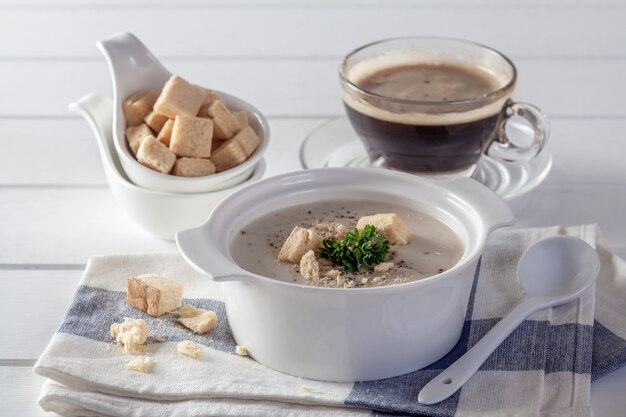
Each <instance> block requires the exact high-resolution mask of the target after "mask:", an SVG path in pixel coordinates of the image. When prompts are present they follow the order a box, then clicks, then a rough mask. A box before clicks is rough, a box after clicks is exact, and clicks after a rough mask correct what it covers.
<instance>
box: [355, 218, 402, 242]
mask: <svg viewBox="0 0 626 417" xmlns="http://www.w3.org/2000/svg"><path fill="white" fill-rule="evenodd" d="M368 224H371V225H372V226H374V227H375V228H376V231H377V232H379V233H381V234H383V235H385V237H386V238H387V239H388V240H389V243H391V244H395V243H397V244H400V245H406V244H407V243H409V237H410V236H411V230H410V229H409V227H408V226H407V225H406V224H405V223H404V221H403V220H402V219H401V218H400V216H398V215H397V214H396V213H386V214H374V215H372V216H363V217H361V218H360V219H359V222H358V223H357V224H356V228H357V229H359V230H363V228H365V226H366V225H368Z"/></svg>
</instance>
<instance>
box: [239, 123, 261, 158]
mask: <svg viewBox="0 0 626 417" xmlns="http://www.w3.org/2000/svg"><path fill="white" fill-rule="evenodd" d="M233 141H235V142H237V143H239V146H241V149H243V151H244V153H245V154H246V156H250V155H252V153H253V152H254V150H255V149H256V148H257V147H258V146H259V145H260V144H261V138H259V136H258V135H257V134H256V133H255V132H254V130H252V128H251V127H250V126H247V127H244V128H243V129H242V130H240V131H239V133H237V134H236V135H235V136H234V137H233Z"/></svg>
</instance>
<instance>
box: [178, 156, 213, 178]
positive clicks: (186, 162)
mask: <svg viewBox="0 0 626 417" xmlns="http://www.w3.org/2000/svg"><path fill="white" fill-rule="evenodd" d="M172 174H174V175H178V176H179V177H203V176H205V175H212V174H215V165H214V164H213V162H211V160H210V159H205V158H178V159H177V160H176V162H175V163H174V168H173V169H172Z"/></svg>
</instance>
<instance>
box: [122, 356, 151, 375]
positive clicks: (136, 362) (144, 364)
mask: <svg viewBox="0 0 626 417" xmlns="http://www.w3.org/2000/svg"><path fill="white" fill-rule="evenodd" d="M153 366H154V360H153V359H150V358H148V357H146V356H140V357H138V358H135V359H133V360H131V361H130V362H128V363H127V364H126V369H128V370H129V371H135V372H143V373H144V374H145V373H148V372H150V371H151V370H152V367H153Z"/></svg>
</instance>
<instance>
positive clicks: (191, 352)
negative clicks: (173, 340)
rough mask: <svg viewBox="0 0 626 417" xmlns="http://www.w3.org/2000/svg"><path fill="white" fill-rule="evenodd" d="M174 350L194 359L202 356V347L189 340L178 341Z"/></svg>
mask: <svg viewBox="0 0 626 417" xmlns="http://www.w3.org/2000/svg"><path fill="white" fill-rule="evenodd" d="M176 350H177V351H178V353H180V354H181V355H185V356H189V357H190V358H194V359H199V358H200V357H201V356H202V348H201V347H200V346H199V345H197V344H195V343H194V342H192V341H191V340H183V341H182V342H180V343H178V344H177V345H176Z"/></svg>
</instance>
